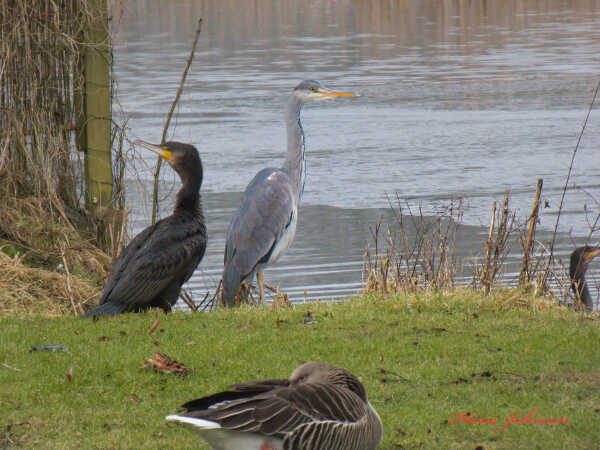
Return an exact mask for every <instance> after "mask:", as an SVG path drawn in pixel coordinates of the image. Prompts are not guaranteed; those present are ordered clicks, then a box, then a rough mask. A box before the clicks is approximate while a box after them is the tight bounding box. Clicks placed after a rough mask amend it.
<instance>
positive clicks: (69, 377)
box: [67, 367, 73, 383]
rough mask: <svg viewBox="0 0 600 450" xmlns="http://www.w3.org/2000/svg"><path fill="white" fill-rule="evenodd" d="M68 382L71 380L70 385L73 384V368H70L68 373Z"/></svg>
mask: <svg viewBox="0 0 600 450" xmlns="http://www.w3.org/2000/svg"><path fill="white" fill-rule="evenodd" d="M67 380H69V383H72V382H73V367H69V371H68V372H67Z"/></svg>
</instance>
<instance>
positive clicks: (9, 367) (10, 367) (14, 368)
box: [0, 363, 21, 372]
mask: <svg viewBox="0 0 600 450" xmlns="http://www.w3.org/2000/svg"><path fill="white" fill-rule="evenodd" d="M0 365H1V366H2V367H6V368H7V369H10V370H16V371H17V372H21V369H17V368H16V367H13V366H9V365H8V364H6V363H0Z"/></svg>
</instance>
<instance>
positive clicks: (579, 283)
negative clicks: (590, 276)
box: [569, 245, 600, 311]
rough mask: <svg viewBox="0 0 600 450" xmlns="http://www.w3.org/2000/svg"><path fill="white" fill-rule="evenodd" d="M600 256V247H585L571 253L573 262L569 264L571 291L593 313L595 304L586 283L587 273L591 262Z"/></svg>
mask: <svg viewBox="0 0 600 450" xmlns="http://www.w3.org/2000/svg"><path fill="white" fill-rule="evenodd" d="M598 254H600V247H592V246H589V245H584V246H583V247H578V248H576V249H575V251H573V253H571V261H570V263H569V278H570V279H571V289H572V290H573V294H574V295H575V299H576V301H578V302H581V303H583V305H584V306H585V308H586V309H587V310H588V311H592V310H593V307H594V304H593V302H592V296H591V295H590V291H589V290H588V287H587V282H586V281H585V272H586V270H587V268H588V265H589V264H590V261H591V260H592V259H594V258H595V257H596V256H597V255H598Z"/></svg>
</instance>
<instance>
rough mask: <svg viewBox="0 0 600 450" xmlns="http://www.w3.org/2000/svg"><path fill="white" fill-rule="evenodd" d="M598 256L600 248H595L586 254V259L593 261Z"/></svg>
mask: <svg viewBox="0 0 600 450" xmlns="http://www.w3.org/2000/svg"><path fill="white" fill-rule="evenodd" d="M598 255H600V248H597V249H595V250H594V251H591V252H589V253H588V254H587V259H588V260H592V259H594V258H595V257H596V256H598Z"/></svg>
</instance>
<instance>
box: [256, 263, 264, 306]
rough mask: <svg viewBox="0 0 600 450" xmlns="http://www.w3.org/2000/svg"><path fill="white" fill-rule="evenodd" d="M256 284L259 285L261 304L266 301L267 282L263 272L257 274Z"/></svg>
mask: <svg viewBox="0 0 600 450" xmlns="http://www.w3.org/2000/svg"><path fill="white" fill-rule="evenodd" d="M256 283H257V284H258V298H259V301H260V303H263V302H264V300H265V280H264V279H263V273H262V270H259V271H257V272H256Z"/></svg>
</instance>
